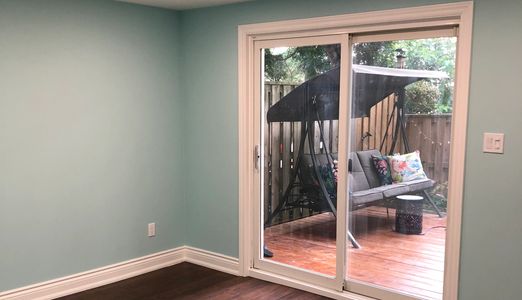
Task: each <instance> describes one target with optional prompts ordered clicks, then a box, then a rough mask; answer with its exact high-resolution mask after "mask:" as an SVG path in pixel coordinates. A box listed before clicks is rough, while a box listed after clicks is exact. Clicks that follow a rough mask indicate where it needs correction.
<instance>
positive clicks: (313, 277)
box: [251, 34, 351, 291]
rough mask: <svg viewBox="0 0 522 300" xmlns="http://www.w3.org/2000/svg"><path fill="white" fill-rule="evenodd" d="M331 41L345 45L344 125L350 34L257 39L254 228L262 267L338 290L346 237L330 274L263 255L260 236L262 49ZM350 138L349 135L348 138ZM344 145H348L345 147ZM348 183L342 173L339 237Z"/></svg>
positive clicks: (342, 156)
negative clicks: (256, 161)
mask: <svg viewBox="0 0 522 300" xmlns="http://www.w3.org/2000/svg"><path fill="white" fill-rule="evenodd" d="M330 44H339V45H340V46H341V51H342V53H341V60H340V79H339V80H340V84H339V128H342V126H343V124H346V123H347V122H346V119H347V118H346V117H343V116H349V115H350V112H349V108H350V105H349V102H348V101H349V97H348V87H349V77H350V74H351V72H349V70H348V68H349V62H350V61H351V55H350V54H351V51H349V50H348V49H350V47H349V45H348V35H347V34H334V35H320V36H310V37H298V38H291V39H281V38H278V39H274V40H259V41H256V40H254V72H253V73H254V78H253V79H254V82H256V83H257V84H255V85H254V98H253V103H255V105H254V107H253V109H254V120H253V129H254V130H253V135H254V139H256V140H257V141H258V142H257V144H258V145H260V147H259V148H260V149H261V151H260V163H259V166H260V167H259V169H258V170H256V172H254V175H253V180H254V182H257V183H258V184H253V190H254V191H253V195H252V197H255V198H256V200H253V201H252V202H253V218H252V219H251V220H253V223H254V226H253V231H252V235H253V236H252V237H253V245H252V246H253V250H254V256H253V264H254V266H255V267H257V268H259V269H260V270H265V271H268V272H272V273H275V274H289V276H290V277H292V278H296V279H299V280H302V281H306V282H309V283H315V284H318V285H321V286H323V287H328V288H331V289H335V290H338V291H342V290H343V284H344V275H343V274H345V268H346V263H344V262H345V257H344V255H345V254H346V239H343V238H337V239H336V249H337V252H336V258H337V259H336V262H337V263H336V275H335V276H333V277H332V276H328V275H324V274H320V273H317V272H313V271H309V270H304V269H300V268H296V267H293V266H291V265H286V264H282V263H278V262H275V261H268V260H265V259H262V258H261V256H262V253H263V251H262V245H261V239H260V238H259V237H260V235H262V232H263V226H262V225H261V224H262V223H263V222H262V220H264V218H263V211H264V210H263V209H262V206H261V199H263V197H262V192H263V190H262V189H260V187H261V186H262V185H263V176H262V172H263V171H262V170H263V168H262V166H264V162H263V160H264V159H263V158H264V146H263V145H261V141H262V140H263V132H262V130H263V127H262V126H261V124H262V122H263V120H264V118H263V117H262V110H261V105H260V104H261V103H264V101H263V99H262V95H264V93H263V91H262V90H261V89H262V86H263V84H262V70H261V68H262V63H261V61H262V57H261V56H260V54H261V49H266V48H275V47H282V46H285V47H301V46H315V45H330ZM341 134H344V137H346V136H347V135H346V133H345V131H342V132H341ZM344 140H346V138H345V139H344ZM342 141H343V136H340V137H339V151H338V152H339V155H338V156H339V172H341V174H344V173H347V170H345V169H346V167H345V166H347V165H348V162H347V157H348V154H347V151H346V149H347V147H346V146H344V145H343V144H342ZM343 146H344V147H343ZM346 187H348V184H347V183H346V176H342V178H340V180H339V184H338V191H337V195H338V197H337V218H336V232H337V236H338V237H342V236H343V235H344V234H345V232H346V230H345V228H346V224H345V223H346V211H347V209H346V208H347V206H346V199H347V192H348V190H347V188H346Z"/></svg>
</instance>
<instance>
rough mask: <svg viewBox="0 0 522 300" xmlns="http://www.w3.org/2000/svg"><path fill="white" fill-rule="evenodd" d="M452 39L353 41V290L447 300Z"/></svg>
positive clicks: (443, 33)
mask: <svg viewBox="0 0 522 300" xmlns="http://www.w3.org/2000/svg"><path fill="white" fill-rule="evenodd" d="M454 32H455V31H454V30H453V28H451V29H448V30H439V31H437V32H436V33H431V32H429V33H427V34H426V37H421V38H417V37H418V36H419V35H420V34H419V33H416V35H415V36H412V35H409V34H407V33H406V34H389V35H380V36H372V35H366V36H354V37H353V39H352V41H353V43H352V45H351V47H352V53H353V58H352V63H351V69H352V74H353V76H352V83H351V95H352V101H351V115H350V120H351V122H352V128H353V130H351V132H350V134H351V140H352V141H353V143H351V145H350V151H349V152H350V154H349V158H350V160H351V170H350V172H349V176H350V178H351V179H352V180H351V181H352V183H351V185H350V196H351V197H350V200H349V214H348V219H349V225H350V226H349V230H350V232H351V233H352V234H353V241H354V242H353V243H352V244H350V245H348V247H347V267H346V279H347V287H348V289H350V290H352V291H355V292H359V293H363V294H366V295H371V296H374V297H376V298H384V299H393V298H397V297H399V295H401V296H400V297H402V299H404V298H407V297H411V298H421V299H442V292H443V281H444V259H445V257H444V255H445V239H446V224H447V220H446V214H445V212H446V204H447V202H448V173H449V153H450V147H451V143H450V140H451V137H450V133H451V119H452V110H451V106H452V102H453V86H454V84H453V81H454V74H455V54H456V37H453V35H454ZM433 36H435V37H433Z"/></svg>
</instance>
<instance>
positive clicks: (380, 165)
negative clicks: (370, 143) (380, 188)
mask: <svg viewBox="0 0 522 300" xmlns="http://www.w3.org/2000/svg"><path fill="white" fill-rule="evenodd" d="M372 162H373V166H374V167H375V170H376V171H377V175H378V176H379V181H380V182H381V185H387V184H392V183H393V181H392V176H391V172H390V165H389V164H388V159H387V158H386V156H383V155H372Z"/></svg>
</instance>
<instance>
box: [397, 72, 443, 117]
mask: <svg viewBox="0 0 522 300" xmlns="http://www.w3.org/2000/svg"><path fill="white" fill-rule="evenodd" d="M439 98H440V91H439V89H438V87H437V86H436V85H435V84H433V83H432V82H431V81H428V80H421V81H417V82H415V83H413V84H410V85H409V86H407V87H406V98H405V101H404V107H405V110H406V113H411V114H432V113H434V112H435V110H436V109H437V101H438V99H439Z"/></svg>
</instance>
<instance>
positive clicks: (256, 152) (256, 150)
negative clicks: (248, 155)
mask: <svg viewBox="0 0 522 300" xmlns="http://www.w3.org/2000/svg"><path fill="white" fill-rule="evenodd" d="M260 160H261V153H260V150H259V145H255V146H254V167H255V168H256V170H258V171H259V163H260Z"/></svg>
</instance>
